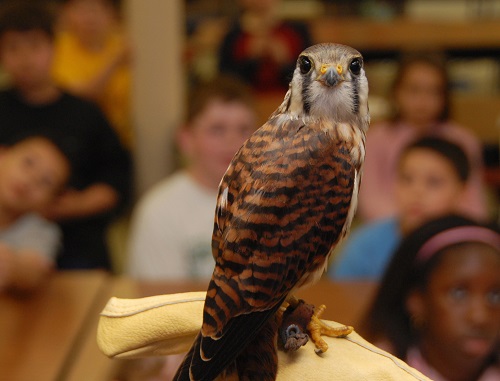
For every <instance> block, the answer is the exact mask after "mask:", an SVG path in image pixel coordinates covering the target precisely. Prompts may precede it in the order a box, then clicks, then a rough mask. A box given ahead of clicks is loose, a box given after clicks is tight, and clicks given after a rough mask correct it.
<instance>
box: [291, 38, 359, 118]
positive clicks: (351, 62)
mask: <svg viewBox="0 0 500 381" xmlns="http://www.w3.org/2000/svg"><path fill="white" fill-rule="evenodd" d="M287 98H288V99H287ZM285 100H286V101H287V102H286V103H287V107H286V108H287V109H286V111H287V112H288V113H290V114H292V115H294V116H297V117H312V118H334V119H335V120H337V121H339V122H353V121H356V120H363V121H365V120H369V112H368V81H367V79H366V76H365V71H364V68H363V57H362V56H361V54H360V53H359V52H358V51H357V50H355V49H353V48H351V47H349V46H345V45H339V44H318V45H313V46H311V47H309V48H307V49H305V50H304V51H303V52H302V53H301V54H300V55H299V57H298V59H297V65H296V67H295V71H294V73H293V79H292V81H291V82H290V89H289V91H288V93H287V96H286V98H285Z"/></svg>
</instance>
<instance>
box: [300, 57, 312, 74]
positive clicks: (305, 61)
mask: <svg viewBox="0 0 500 381" xmlns="http://www.w3.org/2000/svg"><path fill="white" fill-rule="evenodd" d="M299 68H300V72H301V73H302V74H307V73H309V72H310V71H311V69H312V62H311V60H310V59H309V57H307V56H300V57H299Z"/></svg>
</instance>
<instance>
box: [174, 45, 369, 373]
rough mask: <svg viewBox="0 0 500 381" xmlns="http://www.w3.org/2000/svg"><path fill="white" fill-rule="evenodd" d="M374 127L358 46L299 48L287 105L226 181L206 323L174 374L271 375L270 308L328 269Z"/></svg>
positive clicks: (247, 146)
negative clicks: (370, 133) (366, 135)
mask: <svg viewBox="0 0 500 381" xmlns="http://www.w3.org/2000/svg"><path fill="white" fill-rule="evenodd" d="M369 123H370V116H369V111H368V81H367V79H366V76H365V72H364V69H363V58H362V56H361V54H360V53H359V52H358V51H356V50H355V49H353V48H351V47H348V46H344V45H338V44H329V43H327V44H318V45H314V46H311V47H309V48H307V49H306V50H304V51H303V52H302V53H301V54H300V56H299V57H298V59H297V65H296V68H295V71H294V73H293V78H292V81H291V82H290V86H289V90H288V92H287V93H286V95H285V98H284V100H283V103H282V104H281V105H280V106H279V107H278V109H277V110H276V111H275V112H274V113H273V114H272V115H271V116H270V117H269V120H268V121H267V122H266V123H265V124H264V125H263V126H262V127H261V128H259V129H258V130H257V131H256V132H255V133H254V134H253V135H252V136H251V137H250V138H249V139H248V140H247V141H246V142H245V143H244V145H243V146H242V147H241V149H240V150H239V151H238V152H237V153H236V155H235V156H234V158H233V160H232V162H231V164H230V165H229V168H228V169H227V172H226V174H225V175H224V177H223V179H222V181H221V183H220V186H219V193H218V197H217V206H216V211H215V223H214V231H213V237H212V250H213V256H214V258H215V262H216V264H215V269H214V272H213V275H212V279H211V280H210V284H209V286H208V291H207V296H206V300H205V306H204V312H203V325H202V328H201V331H200V333H199V334H198V336H197V338H196V341H195V343H194V344H193V346H192V348H191V350H190V352H189V353H188V354H187V356H186V358H185V359H184V362H183V364H182V365H181V366H180V368H179V370H178V372H177V375H176V378H175V380H213V379H215V378H216V377H217V376H219V375H221V377H223V376H224V375H226V374H229V373H232V374H233V375H235V374H237V376H238V377H239V379H240V380H245V379H246V380H254V379H255V380H274V379H275V377H276V372H277V357H276V341H277V331H278V323H277V319H275V318H274V315H275V313H276V312H277V311H278V310H279V308H280V306H281V305H282V304H283V303H284V302H285V301H287V300H289V299H291V297H292V295H293V293H294V292H295V291H296V290H298V289H299V288H301V287H304V286H306V285H308V284H311V283H313V282H315V281H316V280H318V279H319V278H320V277H321V275H322V273H323V272H324V271H325V268H326V265H327V263H328V258H329V256H330V254H331V253H332V251H333V249H334V247H335V245H336V244H337V243H338V242H339V241H340V240H341V239H342V238H343V237H344V236H345V235H346V234H347V232H348V231H349V228H350V225H351V221H352V219H353V216H354V213H355V210H356V204H357V194H358V189H359V184H360V178H361V171H362V165H363V161H364V157H365V134H366V131H367V129H368V126H369ZM313 336H314V335H313ZM313 339H314V337H313Z"/></svg>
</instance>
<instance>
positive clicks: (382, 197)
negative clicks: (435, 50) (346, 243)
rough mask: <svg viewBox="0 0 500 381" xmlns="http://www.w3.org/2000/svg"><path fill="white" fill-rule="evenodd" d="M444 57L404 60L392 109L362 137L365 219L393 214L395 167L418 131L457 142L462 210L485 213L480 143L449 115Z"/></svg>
mask: <svg viewBox="0 0 500 381" xmlns="http://www.w3.org/2000/svg"><path fill="white" fill-rule="evenodd" d="M446 73H447V71H446V62H445V61H443V60H440V59H439V58H437V57H435V56H434V55H414V56H411V57H407V58H405V59H403V60H402V61H401V63H400V66H399V70H398V72H397V74H396V77H395V80H394V84H393V87H392V103H393V104H394V113H393V116H392V118H390V120H388V121H384V122H380V123H376V124H373V126H372V127H370V131H368V134H367V138H366V160H365V167H364V172H363V183H362V186H361V189H360V194H359V215H360V217H361V218H362V219H363V221H364V222H370V221H374V220H378V219H381V218H386V217H391V216H394V215H395V214H396V212H397V206H396V203H395V202H394V192H395V190H394V184H395V179H396V166H397V160H398V157H399V155H400V153H401V151H402V149H403V148H404V147H405V146H406V145H407V144H408V143H409V142H411V141H412V140H414V139H418V138H420V137H422V136H437V137H440V138H443V139H446V140H448V141H450V142H453V143H455V144H458V145H459V146H460V147H461V148H462V149H463V150H464V151H465V152H466V153H467V156H468V158H469V161H470V163H471V168H472V172H471V176H470V178H469V180H468V181H467V189H466V195H465V197H464V200H463V201H462V203H461V205H460V211H461V213H463V214H465V215H467V216H470V217H472V218H477V219H483V218H486V217H487V214H488V213H487V207H486V198H485V194H484V193H485V191H484V184H483V180H482V167H483V164H482V147H481V143H480V141H479V139H478V138H477V137H476V136H475V135H474V133H473V132H471V131H470V130H468V129H467V128H464V127H462V126H460V125H458V124H456V123H455V122H453V121H452V120H451V119H450V118H449V116H450V115H449V113H450V112H449V111H450V110H449V109H450V107H449V103H450V101H449V98H450V96H449V90H450V89H449V82H448V76H447V74H446Z"/></svg>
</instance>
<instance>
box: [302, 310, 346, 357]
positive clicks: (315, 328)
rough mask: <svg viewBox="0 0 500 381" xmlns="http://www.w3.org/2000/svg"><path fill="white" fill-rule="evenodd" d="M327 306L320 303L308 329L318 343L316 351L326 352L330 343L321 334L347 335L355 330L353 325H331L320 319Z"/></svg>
mask: <svg viewBox="0 0 500 381" xmlns="http://www.w3.org/2000/svg"><path fill="white" fill-rule="evenodd" d="M325 309H326V306H325V305H324V304H322V305H320V306H319V307H318V308H317V309H316V310H315V311H314V313H313V315H312V317H311V320H310V321H309V324H308V325H307V331H308V332H309V334H310V335H311V339H312V341H313V342H314V344H315V345H316V353H318V354H319V353H324V352H326V351H327V350H328V344H327V343H326V342H325V340H323V339H322V338H321V335H326V336H330V337H345V336H347V335H348V334H350V333H351V332H352V330H353V328H352V327H351V326H348V325H344V326H342V327H335V328H334V327H330V326H329V325H328V324H326V323H325V322H323V321H322V320H320V317H321V315H322V314H323V312H324V311H325Z"/></svg>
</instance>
